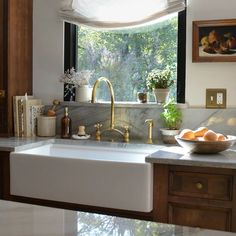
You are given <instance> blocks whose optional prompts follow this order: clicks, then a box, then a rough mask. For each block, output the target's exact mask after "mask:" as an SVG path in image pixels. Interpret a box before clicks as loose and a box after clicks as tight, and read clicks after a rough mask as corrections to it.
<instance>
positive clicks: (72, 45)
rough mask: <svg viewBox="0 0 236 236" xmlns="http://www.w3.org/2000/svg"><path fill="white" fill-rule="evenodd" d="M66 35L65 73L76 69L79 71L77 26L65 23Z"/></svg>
mask: <svg viewBox="0 0 236 236" xmlns="http://www.w3.org/2000/svg"><path fill="white" fill-rule="evenodd" d="M64 27H65V34H64V71H66V70H68V69H70V68H72V67H74V68H75V69H77V68H76V67H77V63H76V62H77V46H76V45H77V26H76V25H74V24H70V23H67V22H65V25H64Z"/></svg>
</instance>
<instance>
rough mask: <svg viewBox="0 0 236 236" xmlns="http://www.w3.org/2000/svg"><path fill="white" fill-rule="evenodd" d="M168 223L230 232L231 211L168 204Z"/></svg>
mask: <svg viewBox="0 0 236 236" xmlns="http://www.w3.org/2000/svg"><path fill="white" fill-rule="evenodd" d="M168 210H169V221H168V222H169V223H171V224H177V225H186V226H192V227H200V228H207V229H215V230H224V231H229V230H230V228H231V227H230V222H231V209H225V208H217V207H208V206H196V205H187V204H186V205H185V204H179V203H169V204H168Z"/></svg>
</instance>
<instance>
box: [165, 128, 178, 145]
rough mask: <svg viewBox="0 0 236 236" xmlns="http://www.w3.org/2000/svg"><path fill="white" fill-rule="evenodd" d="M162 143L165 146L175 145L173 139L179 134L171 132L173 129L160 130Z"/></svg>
mask: <svg viewBox="0 0 236 236" xmlns="http://www.w3.org/2000/svg"><path fill="white" fill-rule="evenodd" d="M160 131H161V136H162V141H163V143H167V144H175V143H177V141H176V139H175V135H178V134H179V130H173V129H160Z"/></svg>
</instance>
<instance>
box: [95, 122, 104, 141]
mask: <svg viewBox="0 0 236 236" xmlns="http://www.w3.org/2000/svg"><path fill="white" fill-rule="evenodd" d="M94 127H95V128H96V140H97V141H100V140H101V130H100V128H101V127H102V124H101V123H97V124H95V125H94Z"/></svg>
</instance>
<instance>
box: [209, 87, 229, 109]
mask: <svg viewBox="0 0 236 236" xmlns="http://www.w3.org/2000/svg"><path fill="white" fill-rule="evenodd" d="M206 108H212V109H214V108H215V109H217V108H222V109H224V108H226V89H221V88H219V89H218V88H216V89H206Z"/></svg>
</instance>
